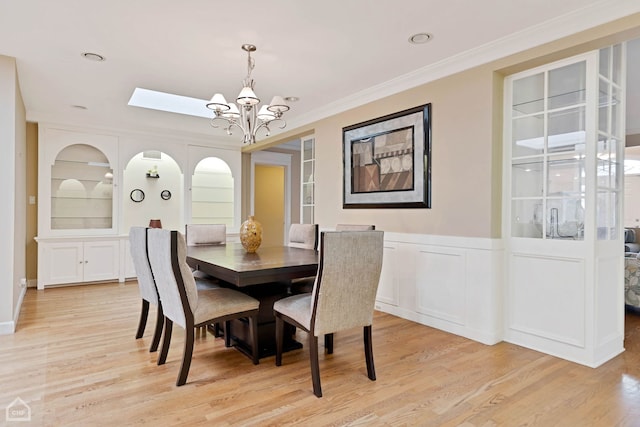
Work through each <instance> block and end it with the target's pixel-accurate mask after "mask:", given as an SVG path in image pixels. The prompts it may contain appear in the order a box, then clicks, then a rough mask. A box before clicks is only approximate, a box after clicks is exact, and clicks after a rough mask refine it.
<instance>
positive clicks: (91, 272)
mask: <svg viewBox="0 0 640 427" xmlns="http://www.w3.org/2000/svg"><path fill="white" fill-rule="evenodd" d="M39 243H40V244H41V245H42V250H41V251H40V256H39V258H38V267H39V271H38V274H39V276H40V275H41V278H40V277H39V279H38V285H39V287H40V288H44V287H46V286H48V285H59V284H63V283H80V282H95V281H102V280H115V279H118V277H119V275H120V260H119V253H120V241H119V239H117V238H114V239H109V240H103V239H100V240H95V241H94V240H87V239H86V238H85V239H76V238H71V239H68V240H67V241H65V240H64V239H53V240H52V241H43V242H39Z"/></svg>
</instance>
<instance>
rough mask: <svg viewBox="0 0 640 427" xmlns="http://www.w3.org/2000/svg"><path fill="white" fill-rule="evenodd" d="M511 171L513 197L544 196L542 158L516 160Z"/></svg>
mask: <svg viewBox="0 0 640 427" xmlns="http://www.w3.org/2000/svg"><path fill="white" fill-rule="evenodd" d="M511 171H512V172H511V173H512V176H511V182H512V195H513V197H540V196H542V191H543V188H542V182H543V181H542V179H543V178H542V176H543V175H542V173H543V163H542V158H539V159H527V160H514V161H513V164H512V167H511Z"/></svg>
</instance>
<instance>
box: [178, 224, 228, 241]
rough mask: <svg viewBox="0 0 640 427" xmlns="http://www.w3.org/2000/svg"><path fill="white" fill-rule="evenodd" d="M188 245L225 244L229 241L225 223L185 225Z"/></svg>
mask: <svg viewBox="0 0 640 427" xmlns="http://www.w3.org/2000/svg"><path fill="white" fill-rule="evenodd" d="M185 238H186V240H187V246H196V245H224V244H225V243H226V242H227V226H226V225H225V224H187V225H186V226H185Z"/></svg>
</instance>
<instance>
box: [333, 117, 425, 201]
mask: <svg viewBox="0 0 640 427" xmlns="http://www.w3.org/2000/svg"><path fill="white" fill-rule="evenodd" d="M342 144H343V147H342V148H343V203H342V207H343V208H345V209H353V208H430V207H431V104H425V105H421V106H418V107H414V108H410V109H408V110H404V111H400V112H398V113H394V114H389V115H387V116H384V117H380V118H377V119H374V120H369V121H367V122H363V123H358V124H355V125H351V126H347V127H345V128H342Z"/></svg>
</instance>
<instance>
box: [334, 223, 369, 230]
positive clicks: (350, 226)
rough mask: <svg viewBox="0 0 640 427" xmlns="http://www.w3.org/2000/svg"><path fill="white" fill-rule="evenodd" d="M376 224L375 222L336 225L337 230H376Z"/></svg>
mask: <svg viewBox="0 0 640 427" xmlns="http://www.w3.org/2000/svg"><path fill="white" fill-rule="evenodd" d="M375 229H376V226H375V225H373V224H369V225H368V224H338V225H336V231H367V230H375Z"/></svg>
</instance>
